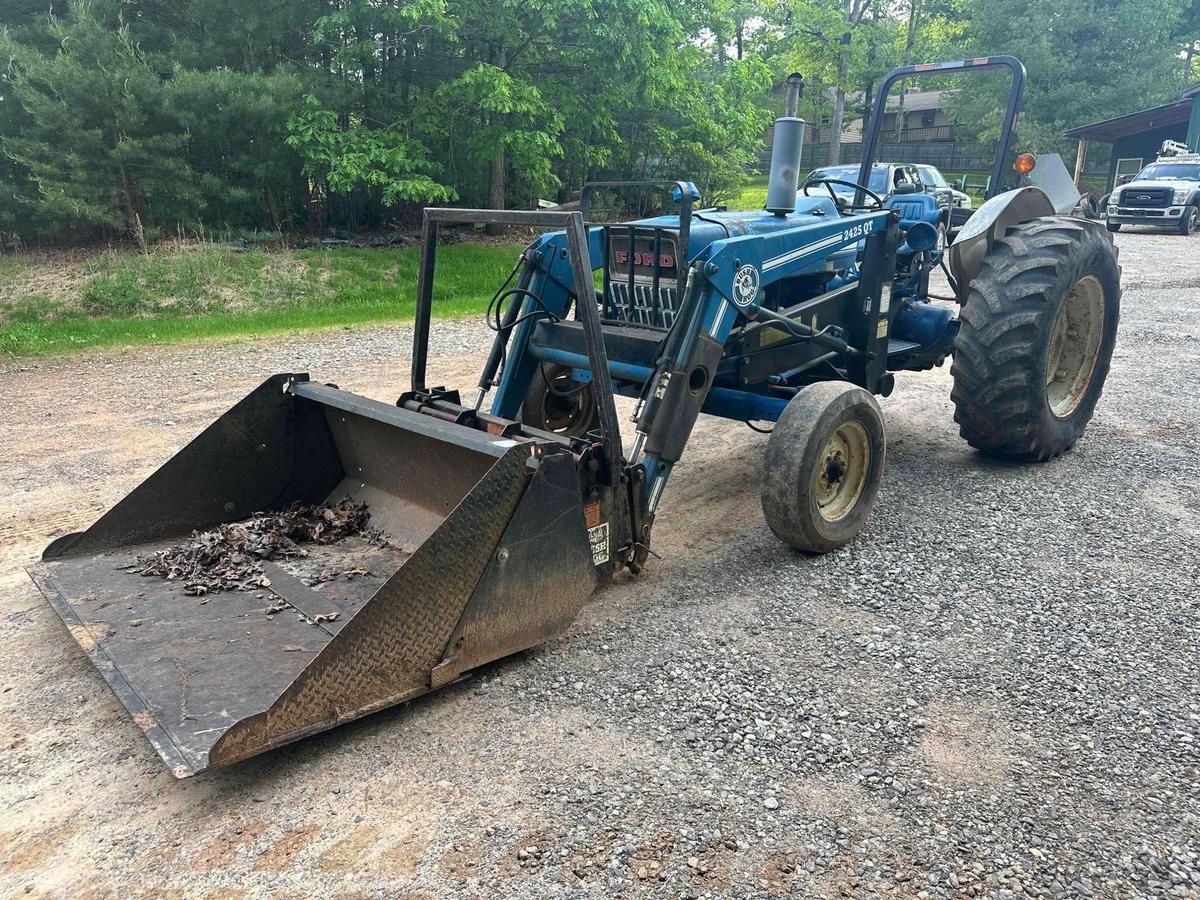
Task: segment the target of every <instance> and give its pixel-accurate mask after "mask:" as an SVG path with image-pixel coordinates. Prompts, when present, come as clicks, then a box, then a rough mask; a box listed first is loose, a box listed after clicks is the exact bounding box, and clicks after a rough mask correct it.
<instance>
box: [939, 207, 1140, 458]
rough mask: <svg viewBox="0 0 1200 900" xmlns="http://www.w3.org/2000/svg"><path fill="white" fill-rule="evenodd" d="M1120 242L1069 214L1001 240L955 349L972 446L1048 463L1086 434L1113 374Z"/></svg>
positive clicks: (958, 394) (963, 426) (959, 397)
mask: <svg viewBox="0 0 1200 900" xmlns="http://www.w3.org/2000/svg"><path fill="white" fill-rule="evenodd" d="M1120 303H1121V270H1120V267H1119V266H1118V265H1117V252H1116V248H1115V247H1114V246H1113V243H1112V238H1110V237H1109V236H1108V235H1107V234H1106V233H1105V232H1104V231H1101V230H1100V229H1099V228H1098V227H1096V226H1095V225H1094V224H1090V223H1088V222H1085V221H1084V220H1082V219H1078V218H1073V217H1070V216H1054V217H1048V218H1043V219H1035V220H1033V221H1032V222H1026V223H1025V224H1023V225H1018V226H1017V227H1015V228H1013V229H1011V230H1010V231H1009V232H1008V234H1007V235H1006V236H1005V237H1003V238H1000V239H999V240H998V241H997V242H996V243H995V245H994V246H993V247H992V249H991V250H990V251H989V253H988V255H987V257H986V258H985V259H984V261H983V266H982V268H981V269H980V272H979V275H978V276H976V278H975V279H974V280H973V281H972V282H971V287H970V292H969V295H968V298H967V302H966V305H965V306H964V307H963V310H962V326H961V328H960V330H959V333H958V338H957V340H956V341H955V346H954V364H953V366H952V367H951V369H950V372H951V375H953V377H954V390H953V392H952V393H951V398H952V399H953V400H954V408H955V412H954V420H955V421H956V422H958V425H959V430H960V433H961V434H962V436H963V438H965V439H966V441H967V443H968V444H970V445H971V446H972V447H975V448H976V449H978V450H981V451H983V452H984V453H987V454H990V455H992V456H999V457H1003V458H1006V459H1016V460H1025V461H1039V462H1040V461H1044V460H1048V459H1053V458H1054V457H1056V456H1058V455H1060V454H1061V453H1064V452H1065V451H1067V450H1069V449H1070V448H1071V446H1072V445H1073V444H1074V443H1075V442H1076V441H1077V440H1079V436H1080V435H1081V434H1082V433H1083V430H1084V428H1085V427H1086V426H1087V423H1088V421H1089V420H1090V419H1091V418H1092V413H1093V411H1094V410H1095V408H1096V402H1097V401H1098V400H1099V399H1100V392H1101V391H1102V390H1103V388H1104V380H1105V378H1106V377H1107V376H1108V368H1109V363H1110V362H1111V360H1112V353H1113V345H1114V344H1115V342H1116V337H1117V320H1118V318H1119V317H1120Z"/></svg>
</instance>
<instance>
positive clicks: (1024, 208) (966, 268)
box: [949, 186, 1054, 303]
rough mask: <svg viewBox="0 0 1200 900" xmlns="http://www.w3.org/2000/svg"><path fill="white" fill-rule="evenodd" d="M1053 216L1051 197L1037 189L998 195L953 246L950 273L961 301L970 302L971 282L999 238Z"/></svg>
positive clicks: (976, 216) (973, 220) (988, 203)
mask: <svg viewBox="0 0 1200 900" xmlns="http://www.w3.org/2000/svg"><path fill="white" fill-rule="evenodd" d="M1052 215H1054V204H1053V203H1051V202H1050V198H1049V196H1047V195H1046V192H1045V191H1043V190H1042V189H1041V188H1039V187H1033V186H1030V187H1023V188H1017V189H1016V190H1015V191H1005V192H1004V193H1003V194H997V195H996V196H995V197H993V198H992V199H991V200H988V201H987V202H986V203H984V204H983V205H982V206H981V207H979V209H977V210H975V213H974V215H972V216H971V218H970V219H968V220H967V224H966V225H964V226H963V227H962V230H961V231H959V233H958V237H956V238H955V239H954V243H953V244H951V245H950V253H949V258H950V273H951V274H952V275H953V276H954V280H955V282H956V283H957V291H956V293H957V296H958V302H959V303H965V302H966V300H967V293H968V291H969V290H970V287H971V282H972V281H973V280H974V278H975V276H976V275H978V274H979V269H980V267H981V266H982V265H983V260H984V257H986V256H987V255H988V253H989V252H990V251H991V249H992V244H993V243H995V241H996V240H997V239H998V238H1002V237H1004V235H1005V234H1006V233H1007V232H1008V229H1009V228H1012V227H1013V226H1015V225H1020V224H1022V223H1023V222H1028V221H1030V220H1032V219H1039V218H1041V217H1043V216H1052Z"/></svg>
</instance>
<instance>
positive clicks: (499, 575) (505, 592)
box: [31, 375, 597, 778]
mask: <svg viewBox="0 0 1200 900" xmlns="http://www.w3.org/2000/svg"><path fill="white" fill-rule="evenodd" d="M343 498H351V499H352V500H354V501H356V502H365V503H366V504H367V506H368V509H369V511H370V514H371V521H370V524H371V526H372V527H374V528H377V529H379V530H380V531H381V532H382V534H383V535H384V537H386V544H383V545H380V544H379V542H369V541H367V540H364V539H363V538H361V537H350V538H346V539H344V540H342V541H339V542H337V543H335V544H329V545H306V546H307V548H308V549H309V550H310V555H309V556H308V557H307V558H305V559H303V560H301V561H290V560H285V561H274V562H265V563H263V564H262V568H263V571H264V573H265V574H266V575H267V578H268V580H269V584H268V585H264V586H263V587H262V588H260V589H256V590H251V591H222V592H219V593H213V594H209V595H208V596H206V597H193V596H187V595H185V594H184V593H183V591H182V585H181V584H180V582H179V581H173V580H165V579H160V578H151V577H142V576H139V575H137V574H135V573H133V572H131V571H129V570H128V569H127V568H126V567H127V566H129V565H130V564H131V563H132V562H134V561H135V560H137V559H139V558H142V559H144V558H146V557H149V556H151V555H152V554H153V553H155V552H157V551H159V550H162V549H165V548H168V547H172V546H174V545H178V544H182V543H185V542H186V541H187V540H188V538H189V536H190V535H191V534H192V533H193V532H195V531H198V530H204V529H210V528H213V527H215V526H217V525H220V524H222V523H226V522H232V521H237V520H240V519H244V518H246V517H248V516H251V515H253V514H254V513H256V512H259V511H263V510H282V509H286V508H288V507H289V506H290V505H291V504H294V503H322V502H336V501H338V500H341V499H343ZM592 554H593V550H592V548H591V547H590V545H589V541H588V532H587V528H586V527H585V522H584V513H583V505H582V502H581V492H580V486H579V478H578V474H577V469H576V460H575V458H574V457H573V456H572V454H571V453H570V452H569V451H568V450H567V448H565V447H563V446H561V445H557V444H551V443H534V442H530V441H514V440H509V439H499V438H496V437H494V436H491V435H488V434H486V433H484V432H481V431H478V430H476V429H473V428H469V427H467V426H463V425H456V424H453V423H450V422H445V421H443V420H440V419H437V418H433V417H430V416H425V415H422V414H420V413H415V412H411V411H408V410H404V409H399V408H397V407H395V406H389V405H387V404H384V403H379V402H377V401H374V400H368V399H365V398H363V397H359V396H356V395H354V394H350V393H347V392H344V391H340V390H338V389H336V388H333V387H326V386H320V385H314V384H311V383H308V381H307V376H304V375H277V376H275V377H273V378H271V379H269V380H268V381H266V382H265V383H264V384H263V385H262V386H261V387H259V388H258V389H257V390H255V391H254V392H253V393H251V394H250V395H249V396H248V397H246V398H245V399H244V400H243V401H242V402H241V403H239V404H238V405H237V406H235V407H234V408H233V409H231V410H230V411H229V412H227V413H226V414H225V415H224V416H222V417H221V418H220V419H219V420H217V421H216V422H215V423H214V424H213V425H211V426H210V427H209V428H208V429H206V430H205V431H204V432H202V433H201V434H200V435H199V436H198V437H197V438H196V439H195V440H193V441H192V442H191V443H190V444H189V445H188V446H187V447H185V448H184V449H183V450H181V451H180V452H179V453H178V454H177V455H176V456H175V457H174V458H173V459H171V460H170V461H169V462H167V463H166V464H165V465H164V466H163V467H162V468H161V469H159V470H158V471H157V472H156V473H155V474H154V475H152V476H151V477H150V478H149V479H147V480H146V481H145V482H143V483H142V484H141V485H140V486H139V487H137V488H136V489H135V490H134V491H133V492H132V493H131V494H130V495H129V496H128V497H126V498H125V499H124V500H122V501H121V502H120V503H119V504H117V505H116V506H115V507H114V508H113V509H112V510H110V511H109V512H108V513H106V514H105V515H104V516H103V517H102V518H101V519H100V520H99V521H97V522H96V523H95V524H94V525H93V526H92V527H91V528H89V529H88V530H87V531H84V532H82V533H79V534H73V535H68V536H66V537H64V538H60V539H59V540H57V541H55V542H54V543H53V544H51V545H50V547H49V548H47V550H46V552H45V554H44V555H43V564H42V565H41V566H38V567H36V568H35V569H34V570H32V572H31V574H32V575H33V578H34V580H35V582H36V583H37V585H38V587H39V588H41V590H42V592H43V593H44V594H45V596H46V597H47V599H48V600H49V601H50V603H51V605H52V606H53V607H54V609H55V611H56V612H57V613H58V614H59V616H60V617H61V618H62V620H63V621H64V622H65V623H66V625H67V627H68V629H69V630H70V632H71V634H72V635H73V636H74V638H75V639H76V641H77V642H78V643H79V645H80V646H81V647H82V648H83V649H84V651H85V652H86V653H87V654H88V656H89V657H90V658H91V660H92V662H93V663H94V664H95V665H96V668H97V669H99V670H100V673H101V674H102V675H103V676H104V678H105V680H106V681H107V682H108V683H109V685H110V686H111V687H112V689H113V691H114V692H115V693H116V695H117V696H118V698H119V699H120V700H121V702H122V703H123V704H124V705H125V707H126V708H127V709H128V710H129V711H130V713H131V714H132V715H133V718H134V721H135V722H136V723H137V724H138V725H139V726H140V727H141V728H142V729H143V731H144V732H145V733H146V736H147V737H148V738H149V740H150V741H151V743H152V744H153V745H154V747H155V749H157V750H158V752H159V754H160V755H161V756H162V757H163V759H164V760H165V761H166V762H167V764H168V765H169V766H170V767H171V770H172V771H173V772H174V774H175V775H176V776H178V777H181V778H182V777H185V776H188V775H192V774H195V773H197V772H200V771H203V770H205V769H208V768H212V767H215V766H221V765H227V764H229V763H232V762H236V761H238V760H241V759H244V758H246V757H249V756H252V755H254V754H256V753H261V752H262V751H264V750H268V749H270V748H272V747H277V746H280V745H281V744H285V743H287V742H289V741H293V740H296V739H297V738H300V737H303V736H305V735H308V734H312V733H314V732H318V731H322V730H324V729H327V728H331V727H333V726H335V725H337V724H339V723H341V722H345V721H348V720H350V719H354V718H357V717H358V716H362V715H365V714H367V713H370V712H374V711H376V710H379V709H383V708H384V707H387V706H390V705H392V704H395V703H399V702H401V701H404V700H408V699H410V698H412V697H415V696H417V695H419V694H422V693H425V692H426V691H429V690H431V689H432V688H435V687H438V686H441V685H443V684H446V683H448V682H450V681H454V680H456V679H457V678H459V677H460V676H461V675H462V673H464V672H466V671H468V670H469V669H471V668H473V667H475V666H478V665H480V664H482V663H485V662H488V661H491V660H494V659H497V658H499V657H502V656H505V655H508V654H510V653H514V652H516V651H518V650H522V649H525V648H527V647H530V646H533V645H535V644H538V643H540V642H541V641H544V640H546V639H547V638H550V637H552V636H554V635H555V634H558V633H559V632H561V631H562V630H563V629H565V628H566V627H567V625H569V624H570V622H571V621H572V619H573V618H574V617H575V614H576V612H577V611H578V609H579V607H580V606H581V605H582V603H583V602H584V600H586V598H587V597H588V596H589V595H590V594H591V592H592V590H593V589H594V587H595V585H596V581H597V578H596V568H595V566H594V565H593V558H592ZM322 568H325V569H330V570H334V571H339V572H345V571H352V570H355V569H365V570H367V572H369V574H356V576H355V577H354V578H353V579H351V580H347V579H344V578H342V579H334V580H332V581H329V582H327V583H323V584H317V585H316V586H311V585H310V583H309V582H310V581H311V580H312V579H310V578H308V577H307V576H310V575H312V574H314V573H315V572H316V571H317V570H320V569H322ZM272 605H275V606H277V607H283V610H282V611H281V612H278V613H276V614H271V615H269V614H268V613H267V609H268V608H269V607H270V606H272ZM331 613H336V616H335V617H334V618H332V619H331V620H330V619H329V618H328V617H329V616H330V614H331Z"/></svg>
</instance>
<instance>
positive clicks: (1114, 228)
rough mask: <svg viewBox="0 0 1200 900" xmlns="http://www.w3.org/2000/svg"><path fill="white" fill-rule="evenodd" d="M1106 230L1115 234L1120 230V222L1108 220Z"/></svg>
mask: <svg viewBox="0 0 1200 900" xmlns="http://www.w3.org/2000/svg"><path fill="white" fill-rule="evenodd" d="M1108 230H1109V231H1111V232H1112V233H1113V234H1116V233H1117V232H1118V231H1120V230H1121V223H1120V222H1109V223H1108Z"/></svg>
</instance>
